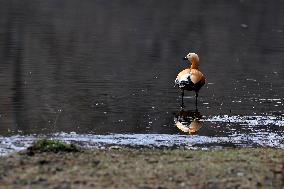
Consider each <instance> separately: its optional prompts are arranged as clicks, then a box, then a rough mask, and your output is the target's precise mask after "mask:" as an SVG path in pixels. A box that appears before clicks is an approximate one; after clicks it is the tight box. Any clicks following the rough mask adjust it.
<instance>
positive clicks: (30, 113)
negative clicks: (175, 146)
mask: <svg viewBox="0 0 284 189" xmlns="http://www.w3.org/2000/svg"><path fill="white" fill-rule="evenodd" d="M283 10H284V3H283V2H282V1H280V0H275V1H264V0H263V1H251V0H241V1H221V0H217V1H214V2H211V1H205V0H204V1H200V0H192V1H187V0H181V1H170V0H166V1H165V0H163V1H162V0H149V1H142V0H136V1H130V0H123V1H103V0H92V1H89V0H86V1H80V2H79V1H75V0H68V1H67V0H63V1H58V0H49V1H28V2H24V1H20V0H12V1H1V2H0V88H1V91H0V135H1V136H3V137H5V136H15V135H25V136H29V135H33V134H36V135H52V134H54V133H61V132H65V133H70V132H76V133H77V134H83V135H85V134H93V135H106V134H130V135H131V134H158V135H159V134H168V135H186V136H187V137H192V136H189V135H188V133H184V132H182V131H181V130H179V129H178V128H177V127H176V122H177V120H176V117H177V115H179V113H180V107H179V106H180V100H181V99H180V97H179V95H180V94H179V91H178V90H177V89H176V88H174V87H173V85H174V80H175V77H176V74H177V73H178V72H179V71H180V70H182V69H184V68H186V67H187V66H188V64H187V63H186V62H183V61H182V60H181V58H182V57H184V55H186V54H187V53H188V52H189V51H191V52H196V53H198V54H199V56H200V60H201V65H200V69H201V70H202V72H203V73H204V74H205V75H206V77H207V84H206V85H205V86H204V87H203V89H202V90H201V91H200V95H199V104H198V112H199V114H200V116H199V118H198V119H199V121H200V122H201V124H202V127H200V128H199V130H198V131H197V132H196V133H194V134H195V137H200V138H202V137H209V138H210V137H230V136H243V137H247V138H253V137H255V138H259V140H260V139H261V141H262V140H264V139H267V140H270V139H271V136H274V138H275V140H276V139H279V138H282V136H283V134H282V133H283V131H284V129H283V126H284V124H283V119H284V118H283V117H284V112H283V104H284V66H283V63H284V62H283V57H284V56H283V55H284V35H283V31H284V23H283V19H282V18H283V17H284V11H283ZM193 95H194V94H193V93H191V92H187V93H186V99H185V105H186V108H185V111H195V110H194V108H195V107H194V98H193ZM191 118H192V117H190V116H189V120H191ZM187 121H188V120H187ZM189 122H190V121H189ZM187 123H188V122H186V123H185V125H187V126H189V124H190V123H188V124H187ZM151 136H152V135H151ZM272 139H273V137H272ZM240 140H241V139H240ZM264 141H265V140H264ZM204 143H206V142H204ZM265 144H267V145H268V144H269V142H267V143H265V142H264V145H265ZM277 144H278V145H276V147H282V145H283V141H282V142H281V140H279V141H278V142H277Z"/></svg>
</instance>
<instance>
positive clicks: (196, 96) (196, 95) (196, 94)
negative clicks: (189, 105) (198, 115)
mask: <svg viewBox="0 0 284 189" xmlns="http://www.w3.org/2000/svg"><path fill="white" fill-rule="evenodd" d="M197 98H198V92H196V91H195V109H196V110H197Z"/></svg>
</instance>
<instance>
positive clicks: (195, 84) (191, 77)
mask: <svg viewBox="0 0 284 189" xmlns="http://www.w3.org/2000/svg"><path fill="white" fill-rule="evenodd" d="M184 59H186V60H189V61H190V62H191V66H190V68H187V69H184V70H183V71H181V72H180V73H179V74H178V75H177V78H176V80H175V85H176V86H178V87H179V88H180V89H181V91H182V107H183V95H184V90H187V91H195V94H196V101H195V103H196V104H195V105H196V108H197V97H198V92H199V90H200V89H201V87H202V86H203V85H204V84H205V76H204V75H203V74H202V73H201V71H200V70H199V68H198V66H199V57H198V55H197V54H195V53H189V54H188V55H187V56H186V57H185V58H184Z"/></svg>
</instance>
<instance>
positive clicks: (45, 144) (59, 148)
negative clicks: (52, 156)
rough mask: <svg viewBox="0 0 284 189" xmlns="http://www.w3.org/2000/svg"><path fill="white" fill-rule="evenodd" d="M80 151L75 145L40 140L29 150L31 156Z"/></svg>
mask: <svg viewBox="0 0 284 189" xmlns="http://www.w3.org/2000/svg"><path fill="white" fill-rule="evenodd" d="M78 151H79V149H78V147H77V146H75V145H74V144H68V143H66V142H63V141H59V140H50V139H40V140H38V141H36V142H35V143H34V145H33V146H31V147H29V148H28V149H27V153H28V154H29V155H33V154H34V153H35V152H55V153H57V152H78Z"/></svg>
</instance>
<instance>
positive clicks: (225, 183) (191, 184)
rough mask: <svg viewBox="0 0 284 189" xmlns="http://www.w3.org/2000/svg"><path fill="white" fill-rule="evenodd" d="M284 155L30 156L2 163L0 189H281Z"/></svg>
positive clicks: (124, 151)
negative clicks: (235, 188)
mask: <svg viewBox="0 0 284 189" xmlns="http://www.w3.org/2000/svg"><path fill="white" fill-rule="evenodd" d="M283 157H284V150H281V149H272V148H236V149H227V148H224V149H219V150H206V151H204V150H182V149H172V150H171V149H166V150H165V149H143V148H142V149H133V148H126V147H118V146H116V147H115V146H114V147H111V148H107V149H95V150H94V149H93V150H81V151H79V152H69V153H67V152H58V153H53V152H36V153H34V154H32V155H31V154H28V153H27V152H26V151H22V152H19V153H14V154H11V155H9V156H7V157H0V188H5V189H10V188H48V189H49V188H50V189H51V188H141V189H142V188H143V189H146V188H147V189H151V188H153V189H154V188H197V189H198V188H200V189H201V188H226V187H229V188H234V187H239V188H282V187H283V179H284V172H283V162H284V161H283V160H284V158H283Z"/></svg>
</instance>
